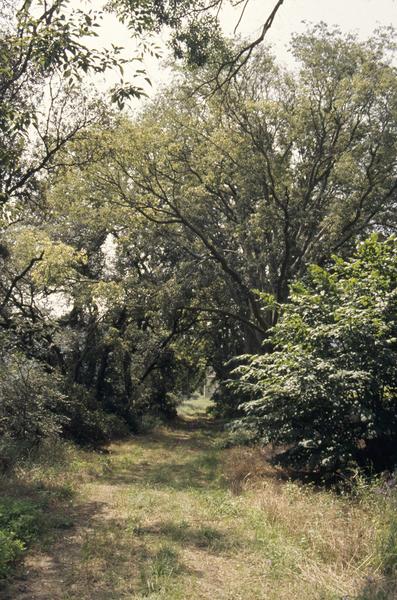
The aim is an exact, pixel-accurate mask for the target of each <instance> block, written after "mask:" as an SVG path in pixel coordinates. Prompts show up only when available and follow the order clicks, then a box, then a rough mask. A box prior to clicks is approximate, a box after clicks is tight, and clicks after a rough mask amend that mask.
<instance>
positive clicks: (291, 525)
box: [1, 417, 389, 600]
mask: <svg viewBox="0 0 397 600" xmlns="http://www.w3.org/2000/svg"><path fill="white" fill-rule="evenodd" d="M219 439H220V434H219V432H217V430H216V428H214V427H213V426H211V423H210V422H208V421H206V420H204V419H202V418H200V419H198V418H192V417H190V418H187V419H185V420H184V421H183V420H181V421H180V423H179V425H176V426H175V427H173V428H162V429H159V430H157V431H156V432H154V433H151V434H148V435H146V436H139V437H137V438H135V439H131V440H129V441H126V442H123V443H119V444H114V445H113V446H112V447H111V448H110V454H109V456H108V460H107V466H106V468H105V469H103V470H102V471H98V474H97V475H95V476H94V477H91V478H90V479H89V480H87V481H85V482H82V483H81V484H80V486H79V490H78V498H77V499H76V500H75V501H74V502H73V508H72V509H71V514H70V515H68V518H69V517H70V520H71V522H72V527H70V528H69V529H65V530H60V531H57V532H56V534H55V538H53V539H52V541H50V542H49V543H48V544H47V547H44V548H43V547H41V549H40V551H39V550H36V551H31V552H30V554H29V555H28V556H27V558H26V560H25V563H24V567H23V571H22V573H21V575H20V577H19V579H18V580H16V581H14V582H13V584H12V585H11V586H10V587H9V589H8V591H7V592H5V595H2V596H1V600H186V599H189V600H202V599H208V600H209V599H211V600H287V599H288V600H292V599H295V598H296V599H297V600H301V599H305V600H320V599H321V600H342V599H344V598H349V599H351V598H356V599H360V600H361V599H362V600H364V599H365V600H367V599H368V598H371V599H372V598H389V596H380V595H379V596H375V595H374V596H372V595H367V594H366V593H365V594H363V595H357V592H358V591H359V590H360V589H362V586H363V585H364V584H365V581H366V579H365V577H366V572H365V571H363V570H359V569H358V568H357V567H356V564H361V563H362V564H364V563H363V558H362V556H361V555H360V552H359V551H358V550H357V548H358V543H359V544H363V541H362V540H363V536H364V535H366V531H367V529H368V527H367V526H366V525H365V523H363V525H361V521H362V520H363V518H366V517H365V513H363V516H362V515H356V514H355V513H353V512H352V513H351V514H350V513H349V512H348V511H346V510H345V512H343V511H344V508H343V507H344V505H342V504H338V502H339V500H338V502H336V501H335V503H334V500H333V499H332V498H331V497H330V496H328V495H324V496H321V495H314V494H309V493H306V491H304V490H303V491H302V490H300V489H299V488H297V487H294V486H293V485H291V486H289V485H288V484H280V482H277V481H276V480H275V479H274V477H272V478H270V479H269V481H267V482H265V481H263V482H262V484H261V485H260V486H259V487H257V488H256V489H254V490H253V489H249V488H248V489H243V488H242V486H241V485H240V484H241V480H242V479H243V478H246V477H247V475H248V474H249V472H248V470H247V462H246V463H244V457H246V458H247V457H248V459H247V460H248V469H251V472H252V470H253V469H255V460H256V459H255V455H254V454H253V453H251V454H249V453H248V451H247V450H243V449H240V450H238V451H237V452H234V451H231V452H229V451H224V450H221V449H220V444H219ZM247 453H248V454H247ZM257 459H258V457H257ZM240 463H241V464H240ZM230 467H231V470H232V471H233V473H234V475H233V477H234V479H233V478H232V479H230V472H228V469H229V471H230ZM260 467H261V468H263V461H262V462H261V465H260ZM228 473H229V476H228ZM243 487H244V486H243ZM340 502H342V500H341V501H340ZM327 521H328V522H327ZM330 522H332V527H330V525H329V523H330ZM356 523H358V525H357V524H356ZM354 527H357V528H358V529H357V532H356V531H355V529H354ZM353 536H357V539H356V538H354V537H353ZM347 543H349V544H350V545H349V546H347ZM369 545H370V540H368V546H369ZM349 553H350V554H349ZM363 556H364V561H365V560H367V559H365V556H366V555H365V554H363Z"/></svg>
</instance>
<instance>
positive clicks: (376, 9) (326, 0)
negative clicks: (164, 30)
mask: <svg viewBox="0 0 397 600" xmlns="http://www.w3.org/2000/svg"><path fill="white" fill-rule="evenodd" d="M275 1H276V0H250V2H249V4H248V7H247V10H246V11H245V14H244V18H243V20H242V22H241V24H240V26H239V29H238V32H239V33H240V34H241V35H243V36H254V35H255V34H257V33H258V31H259V29H260V26H261V24H262V23H263V22H264V20H265V19H266V17H267V16H268V15H269V13H270V12H271V10H272V8H273V7H274V5H275ZM72 5H75V6H80V7H83V6H84V8H85V7H86V6H87V5H90V6H91V7H93V8H96V7H98V8H100V7H101V5H102V0H91V1H89V0H83V2H79V1H78V0H74V1H73V2H72ZM240 10H241V7H240V8H239V9H234V10H233V9H232V8H230V7H229V8H227V9H226V10H224V11H223V13H222V18H221V21H222V26H223V28H224V30H225V33H227V34H230V35H233V30H234V27H235V25H236V23H237V21H238V17H239V14H240ZM305 21H306V22H307V21H310V22H313V23H316V22H319V21H325V22H326V23H328V24H330V25H338V26H339V27H340V28H341V29H342V31H354V32H356V33H357V34H358V35H359V36H360V37H361V38H366V37H368V36H369V35H370V34H371V33H372V32H373V31H374V29H376V28H377V27H379V26H381V25H394V26H395V27H396V28H397V0H284V5H283V6H282V7H281V8H280V10H279V12H278V14H277V17H276V19H275V21H274V24H273V27H272V29H271V30H270V31H269V33H268V36H267V43H268V44H270V46H271V48H272V50H273V52H274V53H275V54H276V56H277V57H278V58H279V60H280V61H282V62H284V63H287V64H288V61H289V58H288V52H287V48H288V44H289V40H290V37H291V34H292V33H294V32H300V31H303V30H304V29H305ZM99 32H100V37H99V39H98V40H97V43H98V42H99V43H100V45H103V46H110V44H111V43H115V44H117V45H121V46H125V47H126V48H127V49H128V50H129V52H130V53H131V55H132V56H133V55H134V53H135V51H134V48H135V45H134V44H133V43H132V42H131V40H130V39H129V37H128V31H127V30H126V28H124V27H123V26H122V25H121V24H120V23H118V22H117V20H116V18H115V17H113V16H111V15H108V16H106V17H105V19H104V22H103V26H102V28H101V29H100V30H99ZM165 40H166V37H165V36H164V35H163V37H162V39H160V38H159V40H158V43H159V45H160V46H161V47H162V48H163V52H164V55H165V56H166V46H165ZM145 67H146V69H147V71H148V75H149V77H150V79H151V81H152V84H153V87H152V89H151V90H150V88H147V91H148V93H149V94H150V95H153V94H154V93H155V92H156V90H157V89H158V88H159V86H160V85H162V84H164V83H167V80H168V79H169V77H170V71H169V70H167V69H166V68H165V67H164V66H162V65H161V61H159V60H157V59H154V58H147V59H146V60H145ZM107 83H108V84H109V83H113V82H111V81H109V79H107Z"/></svg>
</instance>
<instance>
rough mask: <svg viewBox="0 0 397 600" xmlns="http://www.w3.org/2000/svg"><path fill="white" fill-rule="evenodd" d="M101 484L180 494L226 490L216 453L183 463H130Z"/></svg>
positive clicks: (117, 469)
mask: <svg viewBox="0 0 397 600" xmlns="http://www.w3.org/2000/svg"><path fill="white" fill-rule="evenodd" d="M101 481H103V482H105V483H107V484H110V485H116V486H118V485H125V486H128V485H141V486H142V487H147V486H150V487H152V488H154V489H158V488H166V489H172V490H176V491H185V490H186V491H187V490H189V489H194V490H204V489H210V488H212V487H213V486H216V487H217V488H219V487H225V486H226V483H224V482H223V479H222V478H221V477H220V475H219V460H218V457H217V456H216V455H215V454H212V453H208V454H204V455H201V456H194V457H193V458H192V459H190V460H186V461H183V462H182V461H181V462H173V461H170V462H166V461H162V462H159V463H149V462H140V463H127V464H126V466H119V467H116V468H115V470H114V471H113V472H111V473H108V474H106V475H103V476H102V478H101Z"/></svg>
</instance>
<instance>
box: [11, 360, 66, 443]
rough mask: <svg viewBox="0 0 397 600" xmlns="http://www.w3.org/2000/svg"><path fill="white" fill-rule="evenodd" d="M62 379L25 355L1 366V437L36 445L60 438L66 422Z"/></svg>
mask: <svg viewBox="0 0 397 600" xmlns="http://www.w3.org/2000/svg"><path fill="white" fill-rule="evenodd" d="M59 387H60V379H59V377H58V376H57V375H56V374H55V372H53V371H50V370H49V369H45V368H44V367H43V366H42V365H41V364H40V363H39V362H38V361H36V360H34V359H28V358H26V356H23V355H22V354H14V355H11V356H8V357H6V358H5V359H4V358H3V360H2V361H1V363H0V435H2V436H4V435H7V436H8V437H10V438H13V439H16V440H20V441H23V442H26V443H36V442H38V441H40V440H41V439H43V438H46V437H51V436H53V435H57V434H58V433H59V432H60V431H61V429H62V424H63V423H64V422H65V417H64V416H63V415H64V413H65V407H64V405H65V403H66V402H67V399H66V396H64V395H63V394H62V393H61V392H60V391H59Z"/></svg>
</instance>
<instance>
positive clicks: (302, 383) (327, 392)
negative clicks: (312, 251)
mask: <svg viewBox="0 0 397 600" xmlns="http://www.w3.org/2000/svg"><path fill="white" fill-rule="evenodd" d="M270 342H271V344H272V351H271V352H270V353H267V354H262V355H256V356H249V357H246V364H244V365H241V366H240V367H238V368H237V370H236V373H237V374H238V375H239V377H238V379H237V384H235V385H237V388H238V389H241V390H242V392H243V394H244V395H245V396H249V400H248V401H246V402H245V403H244V404H243V406H242V408H243V410H244V413H245V415H246V416H245V417H243V418H242V419H241V421H240V423H241V424H244V427H245V428H247V429H248V430H251V431H252V433H253V436H256V437H257V438H259V439H260V440H261V441H262V442H263V443H265V444H268V443H272V444H275V445H276V446H279V447H281V448H283V449H284V451H283V452H281V453H280V454H279V455H278V456H277V459H278V460H279V461H282V462H286V463H287V464H291V463H292V464H293V465H295V467H298V468H300V469H302V470H307V471H316V470H320V471H330V472H332V473H335V472H341V473H342V474H345V475H346V470H348V469H349V468H350V469H352V470H353V471H354V469H355V468H356V467H357V466H358V465H359V466H361V467H369V468H370V469H371V468H372V469H375V470H378V471H380V470H385V469H393V467H394V465H395V464H396V461H397V454H396V448H397V420H396V415H397V370H396V369H397V240H396V238H395V237H391V238H389V239H387V240H385V241H384V242H381V241H378V240H377V238H376V237H375V236H373V237H371V238H369V239H368V240H366V241H365V242H363V243H361V244H360V245H359V246H358V248H357V251H356V253H355V254H354V256H353V257H352V258H351V259H348V260H343V259H341V258H339V259H338V258H335V262H334V264H333V265H332V266H331V267H329V268H327V269H325V268H321V267H318V266H311V267H310V268H309V271H308V273H307V275H306V277H305V278H304V279H303V280H301V281H299V282H296V283H295V284H294V285H293V286H292V289H291V294H290V301H289V303H288V304H286V305H285V306H283V308H282V315H281V317H280V319H279V321H278V323H277V324H276V326H275V327H274V328H273V329H272V330H271V332H270Z"/></svg>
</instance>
